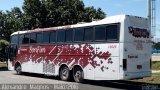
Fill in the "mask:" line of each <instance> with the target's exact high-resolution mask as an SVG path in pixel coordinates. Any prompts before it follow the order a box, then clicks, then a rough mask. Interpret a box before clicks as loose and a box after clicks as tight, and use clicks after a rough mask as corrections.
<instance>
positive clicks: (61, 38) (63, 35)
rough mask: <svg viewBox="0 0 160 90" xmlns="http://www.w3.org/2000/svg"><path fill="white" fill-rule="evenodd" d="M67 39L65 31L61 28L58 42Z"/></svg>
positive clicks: (58, 32) (58, 33)
mask: <svg viewBox="0 0 160 90" xmlns="http://www.w3.org/2000/svg"><path fill="white" fill-rule="evenodd" d="M64 41H65V31H64V30H60V31H57V42H64Z"/></svg>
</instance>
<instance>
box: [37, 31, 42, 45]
mask: <svg viewBox="0 0 160 90" xmlns="http://www.w3.org/2000/svg"><path fill="white" fill-rule="evenodd" d="M37 43H39V44H41V43H42V32H38V33H37Z"/></svg>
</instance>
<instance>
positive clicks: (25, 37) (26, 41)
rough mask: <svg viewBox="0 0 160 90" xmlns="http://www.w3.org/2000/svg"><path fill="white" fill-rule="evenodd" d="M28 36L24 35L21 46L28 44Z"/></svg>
mask: <svg viewBox="0 0 160 90" xmlns="http://www.w3.org/2000/svg"><path fill="white" fill-rule="evenodd" d="M29 40H30V34H25V35H24V39H23V44H29Z"/></svg>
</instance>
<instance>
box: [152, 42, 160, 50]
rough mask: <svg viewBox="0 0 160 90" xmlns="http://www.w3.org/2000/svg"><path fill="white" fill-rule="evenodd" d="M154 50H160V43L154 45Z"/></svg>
mask: <svg viewBox="0 0 160 90" xmlns="http://www.w3.org/2000/svg"><path fill="white" fill-rule="evenodd" d="M153 49H156V50H160V42H158V43H153Z"/></svg>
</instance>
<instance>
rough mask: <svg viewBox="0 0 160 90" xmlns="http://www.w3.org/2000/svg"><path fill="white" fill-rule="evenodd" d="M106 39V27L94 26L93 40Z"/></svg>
mask: <svg viewBox="0 0 160 90" xmlns="http://www.w3.org/2000/svg"><path fill="white" fill-rule="evenodd" d="M105 39H106V28H105V27H104V26H97V27H95V40H105Z"/></svg>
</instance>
